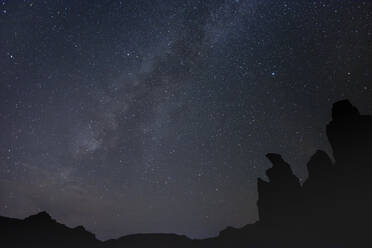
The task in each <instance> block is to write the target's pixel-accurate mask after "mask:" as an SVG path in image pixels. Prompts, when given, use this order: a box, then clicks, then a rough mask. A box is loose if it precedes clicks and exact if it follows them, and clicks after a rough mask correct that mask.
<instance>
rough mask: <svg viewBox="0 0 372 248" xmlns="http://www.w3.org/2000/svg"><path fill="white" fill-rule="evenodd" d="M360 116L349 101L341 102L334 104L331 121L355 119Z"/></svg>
mask: <svg viewBox="0 0 372 248" xmlns="http://www.w3.org/2000/svg"><path fill="white" fill-rule="evenodd" d="M359 115H360V113H359V111H358V109H357V108H356V107H354V106H353V105H352V104H351V103H350V101H349V100H347V99H345V100H341V101H338V102H335V103H334V104H333V107H332V119H333V121H344V120H347V119H351V120H352V119H355V118H356V117H358V116H359Z"/></svg>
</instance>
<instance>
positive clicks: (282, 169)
mask: <svg viewBox="0 0 372 248" xmlns="http://www.w3.org/2000/svg"><path fill="white" fill-rule="evenodd" d="M266 157H267V158H268V159H269V160H270V162H271V163H272V164H273V167H271V168H270V169H268V170H267V171H266V175H267V177H268V178H269V179H270V181H271V182H274V181H279V180H283V179H285V178H288V176H292V175H293V172H292V169H291V167H290V165H289V164H288V163H287V162H286V161H284V159H283V158H282V156H281V155H280V154H276V153H268V154H266Z"/></svg>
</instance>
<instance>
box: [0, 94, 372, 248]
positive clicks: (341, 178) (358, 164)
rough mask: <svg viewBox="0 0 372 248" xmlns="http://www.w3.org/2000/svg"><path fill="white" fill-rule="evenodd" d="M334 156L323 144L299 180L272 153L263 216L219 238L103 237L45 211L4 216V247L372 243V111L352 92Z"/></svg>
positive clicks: (334, 124)
mask: <svg viewBox="0 0 372 248" xmlns="http://www.w3.org/2000/svg"><path fill="white" fill-rule="evenodd" d="M326 132H327V137H328V140H329V142H330V144H331V147H332V150H333V154H332V155H333V158H334V161H332V159H331V158H330V156H329V155H328V154H327V153H326V152H325V151H321V150H317V151H316V152H315V153H314V155H313V156H312V157H311V158H310V161H309V162H308V163H307V165H306V166H307V170H308V178H307V179H306V181H305V182H304V183H303V185H301V184H300V181H299V179H298V178H297V177H296V176H295V175H294V174H293V172H292V169H291V166H290V165H289V164H288V163H287V162H286V161H285V160H284V159H283V158H282V156H281V155H279V154H275V153H269V154H267V155H266V157H267V158H268V159H269V160H270V161H271V163H272V165H273V166H272V167H271V168H270V169H268V170H267V171H266V175H267V178H268V181H265V180H262V179H260V178H259V179H258V181H257V189H258V201H257V208H258V213H259V220H258V221H257V222H256V223H254V224H248V225H246V226H244V227H242V228H234V227H228V228H226V229H225V230H223V231H221V232H220V233H219V235H218V236H217V237H215V238H209V239H203V240H192V239H189V238H188V237H186V236H181V235H176V234H136V235H128V236H124V237H121V238H119V239H112V240H108V241H104V242H102V241H100V240H97V239H96V238H95V236H94V235H93V234H92V233H90V232H88V231H86V230H85V229H84V228H83V227H81V226H80V227H76V228H69V227H66V226H65V225H63V224H60V223H58V222H56V221H55V220H54V219H52V218H51V217H50V216H49V214H47V213H46V212H41V213H39V214H36V215H33V216H30V217H28V218H26V219H24V220H19V219H12V218H7V217H0V232H1V238H0V246H1V247H41V248H43V247H93V248H95V247H103V248H119V247H129V248H131V247H180V248H184V247H185V248H186V247H200V248H201V247H207V248H209V247H289V248H291V247H327V248H329V247H331V248H333V247H372V246H371V245H372V242H371V238H370V234H369V231H370V225H371V220H372V181H371V176H372V116H369V115H361V114H360V113H359V111H358V110H357V108H356V107H354V106H353V105H352V104H351V103H350V102H349V101H348V100H342V101H339V102H336V103H334V104H333V108H332V120H331V121H330V123H329V124H328V125H327V126H326Z"/></svg>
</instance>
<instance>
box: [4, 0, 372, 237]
mask: <svg viewBox="0 0 372 248" xmlns="http://www.w3.org/2000/svg"><path fill="white" fill-rule="evenodd" d="M371 15H372V1H358V0H350V1H346V0H345V1H340V0H337V1H336V0H334V1H320V0H315V1H309V0H296V1H282V0H240V1H239V0H225V1H220V0H209V1H196V0H195V1H192V0H186V1H175V0H173V1H170V0H151V1H149V0H127V1H125V0H123V1H117V0H116V1H109V0H100V1H98V0H79V1H73V0H39V1H31V0H23V1H22V0H11V1H10V0H9V1H4V0H3V1H0V130H1V139H0V215H5V216H11V217H18V218H24V217H26V216H28V215H31V214H35V213H37V212H38V211H43V210H45V211H47V212H49V213H50V214H51V215H52V216H53V217H54V218H55V219H56V220H58V221H59V222H62V223H65V224H67V225H69V226H76V225H84V226H85V227H86V228H87V229H88V230H89V231H92V232H94V233H96V234H97V237H98V238H100V239H107V238H114V237H119V236H121V235H126V234H131V233H138V232H172V233H179V234H186V235H188V236H190V237H194V238H195V237H197V238H204V237H210V236H213V235H216V234H217V233H218V231H220V230H222V229H223V228H225V227H226V226H228V225H230V226H236V227H240V226H243V225H245V224H247V223H252V222H254V221H256V220H257V208H256V200H257V193H256V190H257V188H256V179H257V177H263V178H265V176H264V173H265V170H266V169H267V168H269V167H270V166H271V165H270V163H269V161H267V160H266V158H265V156H264V155H265V154H266V153H268V152H277V153H281V154H282V155H283V157H284V159H286V160H287V161H288V162H289V163H290V164H291V165H292V168H293V170H294V172H295V173H296V175H298V176H299V177H300V178H301V180H302V181H303V180H305V179H306V171H305V168H306V167H305V165H306V162H307V161H308V159H309V157H310V156H311V155H312V154H313V153H314V152H315V150H316V149H318V148H321V149H325V150H327V151H329V150H330V149H329V145H328V143H327V139H326V135H325V132H324V131H325V124H326V123H327V122H328V121H329V120H330V117H331V116H330V111H331V106H332V103H333V102H335V101H337V100H341V99H344V98H349V99H350V100H351V102H352V103H353V104H354V105H356V106H358V107H359V109H360V111H361V112H362V113H369V114H372V83H371V82H372V72H371V69H370V68H371V64H372V63H371V60H372V47H371V44H372V16H371Z"/></svg>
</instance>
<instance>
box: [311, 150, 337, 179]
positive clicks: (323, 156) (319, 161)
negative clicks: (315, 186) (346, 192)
mask: <svg viewBox="0 0 372 248" xmlns="http://www.w3.org/2000/svg"><path fill="white" fill-rule="evenodd" d="M332 168H333V163H332V160H331V158H330V157H329V156H328V154H327V153H326V152H325V151H322V150H317V151H316V152H315V154H314V155H313V156H311V158H310V161H309V162H308V163H307V170H308V172H309V177H310V178H312V177H317V178H318V177H322V176H325V175H327V174H329V173H330V172H331V171H332Z"/></svg>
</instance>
